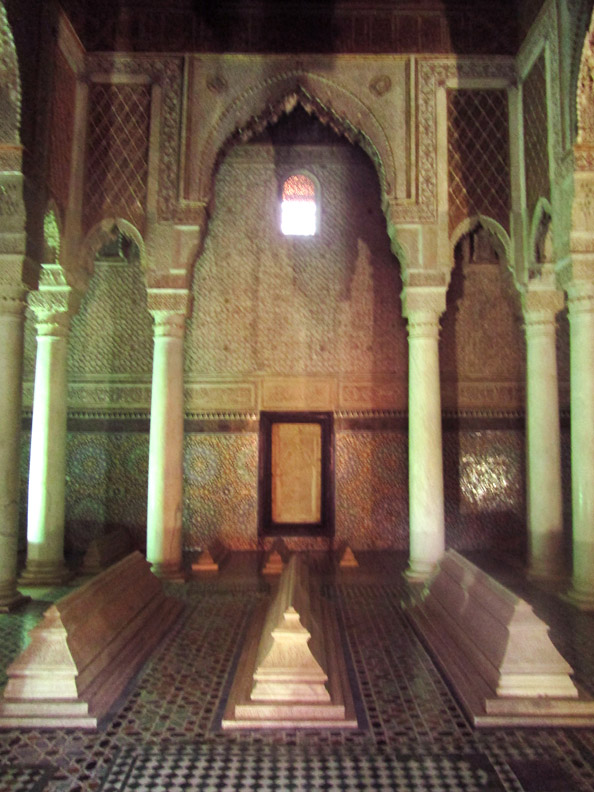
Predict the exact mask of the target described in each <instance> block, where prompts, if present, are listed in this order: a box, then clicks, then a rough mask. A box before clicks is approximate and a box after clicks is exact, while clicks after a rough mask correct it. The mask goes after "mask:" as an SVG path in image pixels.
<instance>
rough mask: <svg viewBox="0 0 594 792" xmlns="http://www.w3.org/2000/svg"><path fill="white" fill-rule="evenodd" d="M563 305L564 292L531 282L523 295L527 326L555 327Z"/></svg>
mask: <svg viewBox="0 0 594 792" xmlns="http://www.w3.org/2000/svg"><path fill="white" fill-rule="evenodd" d="M563 305H564V299H563V292H561V291H559V290H558V289H556V288H555V287H554V286H550V285H546V284H541V283H533V282H529V283H528V286H527V287H526V290H525V291H524V292H523V294H522V311H523V314H524V324H525V326H526V327H528V326H533V325H554V324H555V320H556V316H557V314H558V313H559V311H561V310H562V309H563Z"/></svg>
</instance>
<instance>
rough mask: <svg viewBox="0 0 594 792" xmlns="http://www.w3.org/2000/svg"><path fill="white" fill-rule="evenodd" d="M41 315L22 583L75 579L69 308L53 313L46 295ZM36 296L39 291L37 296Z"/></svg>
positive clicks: (38, 306)
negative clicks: (68, 505) (69, 517)
mask: <svg viewBox="0 0 594 792" xmlns="http://www.w3.org/2000/svg"><path fill="white" fill-rule="evenodd" d="M35 296H38V297H39V298H40V303H39V304H38V305H36V304H35V303H34V301H32V307H33V309H34V310H36V313H37V358H36V361H35V385H34V391H33V421H32V426H31V460H30V463H29V500H28V520H27V564H26V567H25V570H24V571H23V574H22V576H21V579H20V582H21V584H22V585H28V586H31V585H60V584H62V583H64V582H65V581H66V580H68V579H69V578H70V577H71V574H70V572H69V571H68V569H67V568H66V565H65V563H64V505H65V482H66V415H67V374H66V363H67V353H68V331H69V327H70V315H69V312H68V310H67V309H66V310H55V311H51V309H49V308H48V307H47V306H46V305H44V304H43V300H44V299H45V295H42V294H40V293H39V292H38V293H37V295H35ZM32 297H34V295H32Z"/></svg>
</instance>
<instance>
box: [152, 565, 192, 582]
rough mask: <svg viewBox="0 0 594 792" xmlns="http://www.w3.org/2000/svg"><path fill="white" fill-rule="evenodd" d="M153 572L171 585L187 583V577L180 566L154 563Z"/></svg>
mask: <svg viewBox="0 0 594 792" xmlns="http://www.w3.org/2000/svg"><path fill="white" fill-rule="evenodd" d="M151 572H152V573H153V575H155V576H156V577H158V578H160V579H161V580H168V581H169V582H170V583H185V582H186V576H185V575H184V573H183V570H182V568H181V566H180V565H179V564H167V563H161V562H159V561H154V562H152V563H151Z"/></svg>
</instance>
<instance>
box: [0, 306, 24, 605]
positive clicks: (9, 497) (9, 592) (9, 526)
mask: <svg viewBox="0 0 594 792" xmlns="http://www.w3.org/2000/svg"><path fill="white" fill-rule="evenodd" d="M23 311H24V303H23V302H22V300H21V299H16V298H15V299H5V300H2V311H1V313H0V371H1V372H2V375H1V376H0V404H1V405H2V420H1V421H0V612H6V611H8V610H10V609H12V608H13V607H15V606H16V605H18V604H19V603H20V602H23V601H24V600H25V599H26V598H25V597H23V596H22V595H21V594H20V593H19V592H18V591H17V588H16V576H17V553H18V536H19V494H20V469H21V465H20V456H21V449H20V441H21V392H22V360H23Z"/></svg>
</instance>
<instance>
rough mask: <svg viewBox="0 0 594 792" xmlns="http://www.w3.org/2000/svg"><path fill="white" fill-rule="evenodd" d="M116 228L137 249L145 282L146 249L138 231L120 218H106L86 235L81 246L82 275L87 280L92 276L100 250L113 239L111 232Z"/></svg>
mask: <svg viewBox="0 0 594 792" xmlns="http://www.w3.org/2000/svg"><path fill="white" fill-rule="evenodd" d="M114 227H115V228H117V230H118V231H120V233H122V234H123V235H124V236H125V237H128V239H130V240H131V241H132V242H134V243H135V245H137V247H138V252H139V256H140V268H141V270H142V273H143V277H144V279H145V282H146V249H145V244H144V239H143V237H142V234H141V233H140V231H139V230H138V229H137V228H136V227H135V226H133V225H132V223H130V222H128V220H124V219H123V218H121V217H108V218H104V219H103V220H101V222H100V223H97V224H96V225H94V226H93V227H92V228H91V229H90V231H89V232H88V234H87V235H86V237H85V239H84V241H83V243H82V245H81V257H80V259H81V261H82V262H83V268H84V272H83V275H84V276H85V277H87V278H89V277H90V276H91V275H92V274H93V270H94V266H95V259H96V257H97V253H98V252H99V251H100V250H101V248H102V247H103V246H104V245H105V244H106V243H107V242H110V241H111V240H112V239H113V234H112V230H113V228H114Z"/></svg>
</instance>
